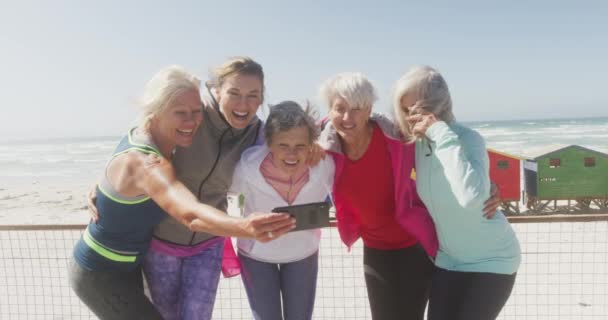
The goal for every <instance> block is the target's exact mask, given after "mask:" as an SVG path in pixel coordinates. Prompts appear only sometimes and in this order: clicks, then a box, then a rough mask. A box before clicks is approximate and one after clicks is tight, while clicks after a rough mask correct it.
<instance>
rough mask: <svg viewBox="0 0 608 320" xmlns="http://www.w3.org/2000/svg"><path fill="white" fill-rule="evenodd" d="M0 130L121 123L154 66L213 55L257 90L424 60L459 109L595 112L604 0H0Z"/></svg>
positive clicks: (499, 115)
mask: <svg viewBox="0 0 608 320" xmlns="http://www.w3.org/2000/svg"><path fill="white" fill-rule="evenodd" d="M0 1H1V2H0V103H1V106H0V108H1V109H0V110H1V113H0V141H1V140H15V139H21V138H24V139H25V138H27V139H31V138H45V137H65V136H109V135H120V134H122V133H123V132H124V131H125V130H126V128H127V127H128V126H129V124H130V123H131V121H132V120H133V118H134V117H135V115H136V111H135V109H134V107H133V101H134V100H135V99H136V98H137V96H138V95H139V94H140V93H141V91H142V88H143V85H144V83H145V82H146V81H147V80H148V78H150V77H151V76H152V75H153V74H154V73H155V72H156V71H157V70H158V69H160V68H161V67H163V66H166V65H169V64H180V65H183V66H184V67H186V68H188V69H190V70H192V71H193V72H195V73H197V74H199V75H200V76H201V77H202V78H203V79H205V78H207V75H208V70H209V68H210V67H212V66H214V65H217V64H219V63H221V62H222V61H223V60H224V59H225V58H226V57H229V56H234V55H249V56H251V57H253V58H255V59H256V60H258V61H259V62H260V63H261V64H262V65H263V67H264V69H265V72H266V77H267V81H266V86H267V89H268V91H267V96H266V99H267V100H266V102H268V103H276V102H279V101H282V100H285V99H291V100H300V101H301V100H303V99H306V98H309V99H311V100H312V101H313V102H315V103H317V105H318V106H319V107H320V109H321V111H322V112H324V111H323V110H324V109H325V106H323V105H321V104H319V103H318V99H317V89H318V87H319V84H320V83H321V82H322V81H323V80H324V79H326V78H327V77H329V76H331V75H333V74H335V73H338V72H342V71H361V72H363V73H365V74H366V75H367V76H368V77H369V78H370V79H371V80H372V81H373V82H374V84H375V85H376V86H377V89H378V93H379V95H380V100H379V101H378V103H377V104H376V106H375V108H377V109H378V110H381V111H388V110H389V103H390V99H389V97H390V92H391V87H392V84H393V83H394V81H395V80H397V79H398V78H399V76H400V75H401V74H402V73H404V72H405V71H406V70H407V69H408V68H409V67H411V66H413V65H417V64H429V65H432V66H434V67H436V68H438V69H439V70H440V71H441V72H442V73H443V74H444V76H445V77H446V79H447V81H448V83H449V85H450V89H451V91H452V95H453V100H454V111H455V114H456V117H457V118H458V119H460V120H466V121H471V120H498V119H535V118H555V117H597V116H608V94H607V93H606V92H608V88H607V87H608V81H607V77H608V2H606V1H597V2H591V1H568V2H567V3H569V4H561V1H530V3H527V2H524V1H518V2H517V3H514V2H513V1H502V2H501V3H499V4H497V3H492V4H491V2H494V1H479V2H477V3H472V2H468V3H465V2H462V1H450V2H448V1H445V2H444V3H439V1H436V2H434V4H429V3H428V2H425V1H380V0H379V1H369V0H367V1H354V0H350V1H313V0H310V1H273V2H269V1H202V0H201V1H59V0H58V1H43V0H40V1H36V2H33V1H7V0H0Z"/></svg>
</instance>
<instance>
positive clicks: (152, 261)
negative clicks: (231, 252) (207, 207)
mask: <svg viewBox="0 0 608 320" xmlns="http://www.w3.org/2000/svg"><path fill="white" fill-rule="evenodd" d="M223 248H224V243H223V242H218V244H216V245H212V246H210V247H208V248H206V249H205V250H204V251H203V252H201V253H199V254H197V255H195V256H191V257H184V258H182V257H175V256H170V255H166V254H164V253H160V252H155V251H152V250H150V251H148V253H147V254H146V257H145V259H144V265H143V266H144V274H145V276H146V280H147V281H148V287H149V289H150V294H151V296H152V301H153V302H154V306H156V309H158V311H159V312H160V313H161V315H162V316H163V319H165V320H179V319H181V320H208V319H211V315H212V313H213V304H214V303H215V293H216V292H217V286H218V283H219V279H220V272H221V265H222V254H223Z"/></svg>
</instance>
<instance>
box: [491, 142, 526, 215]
mask: <svg viewBox="0 0 608 320" xmlns="http://www.w3.org/2000/svg"><path fill="white" fill-rule="evenodd" d="M488 157H489V159H490V181H492V182H493V183H494V184H496V185H497V186H498V190H500V198H501V199H502V200H503V203H502V209H503V211H504V212H505V213H509V214H515V213H519V205H518V203H519V200H520V199H521V180H520V177H521V161H522V160H523V158H521V157H519V156H516V155H512V154H508V153H504V152H501V151H497V150H494V149H490V148H488Z"/></svg>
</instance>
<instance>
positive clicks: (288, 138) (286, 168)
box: [268, 126, 311, 174]
mask: <svg viewBox="0 0 608 320" xmlns="http://www.w3.org/2000/svg"><path fill="white" fill-rule="evenodd" d="M268 147H269V148H270V154H271V155H272V162H273V163H274V165H275V166H276V167H277V168H279V169H280V170H281V171H283V172H284V173H287V174H293V173H295V172H297V171H298V170H299V169H301V168H302V167H303V166H306V158H307V157H308V153H309V151H310V147H311V144H310V132H309V130H308V128H307V127H306V126H299V127H295V128H291V129H289V130H286V131H279V132H276V133H274V134H273V135H272V139H271V141H270V143H269V145H268Z"/></svg>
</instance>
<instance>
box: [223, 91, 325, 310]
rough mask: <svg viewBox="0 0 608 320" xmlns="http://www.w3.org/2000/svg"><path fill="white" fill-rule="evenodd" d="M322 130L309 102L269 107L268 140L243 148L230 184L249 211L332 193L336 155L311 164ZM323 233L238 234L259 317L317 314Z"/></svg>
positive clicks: (244, 209)
mask: <svg viewBox="0 0 608 320" xmlns="http://www.w3.org/2000/svg"><path fill="white" fill-rule="evenodd" d="M318 135H319V133H318V128H317V126H316V125H315V121H314V119H313V117H312V115H311V107H310V106H308V107H307V108H306V109H303V108H302V107H301V106H300V105H299V104H297V103H296V102H293V101H284V102H281V103H279V104H277V105H274V106H272V107H270V114H269V115H268V118H267V119H266V124H265V127H264V136H265V138H266V144H265V145H260V146H255V147H251V148H249V149H247V150H246V151H245V152H244V153H243V155H242V157H241V160H240V161H239V163H238V165H237V167H236V170H235V173H234V178H233V181H232V187H231V188H230V190H231V192H233V193H235V194H239V195H240V196H239V198H241V199H244V201H243V207H242V214H243V215H244V216H248V215H250V214H251V213H252V212H255V211H264V212H266V211H270V210H272V209H273V208H276V207H285V206H291V205H300V204H307V203H314V202H322V201H324V200H325V199H326V198H327V195H328V194H329V192H330V190H331V187H332V184H333V177H334V162H333V160H332V159H331V158H330V157H326V159H324V160H322V161H321V162H320V163H319V164H318V165H316V166H314V167H309V166H308V165H307V164H306V160H307V158H308V157H309V154H310V152H311V149H312V148H313V145H314V141H316V139H317V137H318ZM320 238H321V230H320V229H310V230H299V231H294V232H290V233H288V234H286V235H284V236H283V237H281V238H280V239H277V240H274V241H272V242H268V243H262V242H260V241H256V240H252V239H238V242H237V243H238V251H239V257H240V260H241V264H242V269H243V274H242V279H243V284H244V285H245V289H246V291H247V298H248V299H249V305H250V306H251V310H252V311H253V317H254V318H255V319H256V320H259V319H261V320H281V319H287V320H292V319H302V320H304V319H312V314H313V308H314V302H315V292H316V286H317V272H318V268H319V266H318V260H319V254H318V251H319V240H320Z"/></svg>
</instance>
